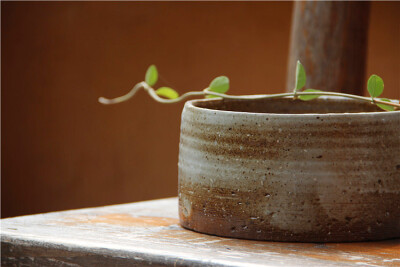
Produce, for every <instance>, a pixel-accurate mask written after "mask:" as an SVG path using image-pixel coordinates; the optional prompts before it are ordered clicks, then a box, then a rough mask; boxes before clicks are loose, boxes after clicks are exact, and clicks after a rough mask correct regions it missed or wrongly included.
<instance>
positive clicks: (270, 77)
mask: <svg viewBox="0 0 400 267" xmlns="http://www.w3.org/2000/svg"><path fill="white" fill-rule="evenodd" d="M1 7H2V10H1V13H2V14H1V15H2V18H1V23H2V26H1V27H2V29H1V30H2V32H1V38H2V50H1V52H2V62H1V65H2V66H1V67H2V82H1V85H2V110H1V111H2V150H1V152H2V170H1V174H2V216H3V217H8V216H15V215H20V214H28V213H37V212H44V211H53V210H62V209H71V208H79V207H86V206H98V205H106V204H114V203H123V202H132V201H138V200H145V199H152V198H161V197H168V196H174V195H176V190H177V158H178V142H179V123H180V112H181V109H182V106H183V104H176V105H170V106H168V105H161V104H158V103H155V102H154V101H152V100H151V99H150V98H149V97H148V96H147V95H145V94H144V93H141V94H139V95H138V96H137V97H136V98H135V99H132V100H131V101H130V102H127V103H123V104H120V105H115V106H102V105H100V104H99V103H97V98H98V97H99V96H107V97H115V96H119V95H121V94H124V93H126V92H127V91H128V90H129V89H130V88H131V86H132V85H133V84H134V83H136V82H138V81H141V80H143V76H144V72H145V70H146V68H147V66H148V65H149V64H151V63H154V64H156V65H157V66H158V69H159V71H160V74H161V83H160V84H163V85H168V86H171V87H174V88H176V89H177V90H178V91H179V92H181V93H182V92H185V91H187V90H197V89H202V88H204V87H206V86H207V84H208V83H209V82H210V80H211V79H212V78H214V77H215V76H217V75H222V74H225V75H227V76H229V77H230V79H231V91H230V92H231V94H243V93H246V94H252V93H276V92H282V91H284V89H285V76H286V65H287V60H288V59H287V56H288V49H289V34H290V23H291V15H292V13H291V12H292V3H290V2H211V3H210V2H186V3H185V2H147V3H145V2H141V3H139V2H118V3H112V2H35V3H24V2H1ZM399 14H400V2H390V3H389V2H386V3H384V2H381V3H375V2H374V3H372V9H371V24H370V31H369V47H368V67H367V71H368V75H369V74H371V73H377V74H379V75H380V76H382V77H383V79H384V81H385V87H386V91H385V93H384V96H385V97H389V98H400V80H399V74H400V55H399V47H400V16H399ZM332 41H334V40H332ZM306 67H307V66H306Z"/></svg>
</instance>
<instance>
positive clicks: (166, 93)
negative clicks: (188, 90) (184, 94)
mask: <svg viewBox="0 0 400 267" xmlns="http://www.w3.org/2000/svg"><path fill="white" fill-rule="evenodd" d="M156 94H157V95H159V96H163V97H165V98H169V99H175V98H178V97H179V94H178V93H177V92H176V91H175V90H174V89H172V88H169V87H160V88H158V89H157V90H156Z"/></svg>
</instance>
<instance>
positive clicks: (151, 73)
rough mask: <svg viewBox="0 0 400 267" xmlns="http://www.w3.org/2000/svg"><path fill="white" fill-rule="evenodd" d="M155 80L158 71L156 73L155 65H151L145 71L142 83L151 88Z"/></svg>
mask: <svg viewBox="0 0 400 267" xmlns="http://www.w3.org/2000/svg"><path fill="white" fill-rule="evenodd" d="M157 80H158V71H157V68H156V66H155V65H151V66H150V67H149V68H148V69H147V71H146V76H145V79H144V81H145V82H146V83H147V84H148V85H150V86H153V85H155V84H156V82H157Z"/></svg>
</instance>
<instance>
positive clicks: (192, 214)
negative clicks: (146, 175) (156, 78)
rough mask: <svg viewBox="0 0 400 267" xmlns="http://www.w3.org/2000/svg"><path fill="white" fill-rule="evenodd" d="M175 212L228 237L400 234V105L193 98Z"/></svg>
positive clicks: (187, 223)
mask: <svg viewBox="0 0 400 267" xmlns="http://www.w3.org/2000/svg"><path fill="white" fill-rule="evenodd" d="M179 214H180V222H181V224H182V225H183V226H184V227H186V228H188V229H192V230H195V231H198V232H202V233H207V234H213V235H219V236H226V237H237V238H246V239H257V240H273V241H299V242H350V241H364V240H380V239H387V238H395V237H400V111H394V112H381V111H380V110H379V109H378V108H376V107H374V106H373V105H370V104H369V103H366V102H359V101H356V100H348V99H343V98H332V97H328V98H320V99H316V100H313V101H309V102H303V101H300V100H293V99H270V100H221V99H216V100H195V101H189V102H187V103H186V105H185V107H184V110H183V113H182V125H181V139H180V151H179Z"/></svg>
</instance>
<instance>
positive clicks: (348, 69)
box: [286, 1, 369, 95]
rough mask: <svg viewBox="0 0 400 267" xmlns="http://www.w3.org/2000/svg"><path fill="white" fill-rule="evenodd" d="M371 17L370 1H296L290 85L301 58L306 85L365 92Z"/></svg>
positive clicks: (289, 73)
mask: <svg viewBox="0 0 400 267" xmlns="http://www.w3.org/2000/svg"><path fill="white" fill-rule="evenodd" d="M368 21H369V3H368V2H311V1H307V2H300V1H296V2H295V4H294V12H293V19H292V33H291V43H290V54H289V64H288V76H287V79H286V81H287V83H286V89H287V90H288V91H292V90H293V87H294V82H295V64H296V61H297V60H298V59H299V60H300V61H301V62H302V64H303V65H304V67H305V69H306V73H307V84H306V87H308V88H317V89H321V90H326V91H335V92H346V93H352V94H358V95H361V94H363V91H364V85H365V83H366V81H365V79H366V76H365V69H366V55H367V54H366V52H367V34H368Z"/></svg>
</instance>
